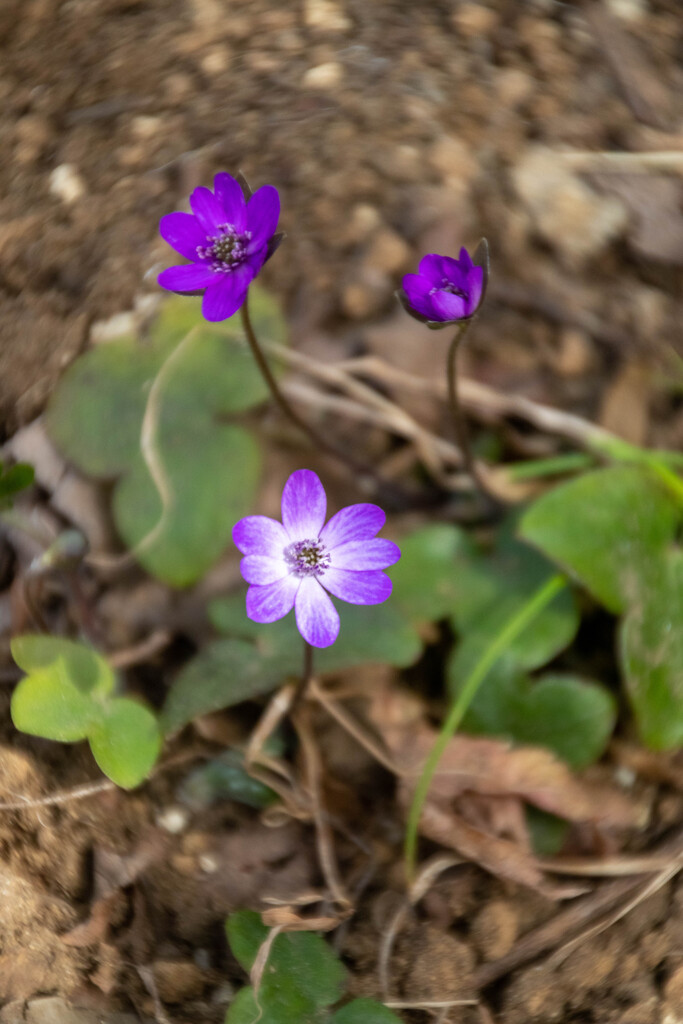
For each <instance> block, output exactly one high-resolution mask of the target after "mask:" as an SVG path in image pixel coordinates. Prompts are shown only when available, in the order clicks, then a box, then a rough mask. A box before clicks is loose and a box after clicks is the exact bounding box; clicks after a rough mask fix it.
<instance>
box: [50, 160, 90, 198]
mask: <svg viewBox="0 0 683 1024" xmlns="http://www.w3.org/2000/svg"><path fill="white" fill-rule="evenodd" d="M48 187H49V189H50V193H51V194H52V195H53V196H56V197H57V199H61V200H62V202H63V203H75V202H76V200H77V199H81V198H82V197H83V196H84V195H85V192H86V188H85V182H84V181H83V178H82V177H81V176H80V174H79V173H78V171H77V169H76V168H75V167H74V165H73V164H60V165H59V167H55V169H54V170H53V171H52V173H51V174H50V179H49V185H48Z"/></svg>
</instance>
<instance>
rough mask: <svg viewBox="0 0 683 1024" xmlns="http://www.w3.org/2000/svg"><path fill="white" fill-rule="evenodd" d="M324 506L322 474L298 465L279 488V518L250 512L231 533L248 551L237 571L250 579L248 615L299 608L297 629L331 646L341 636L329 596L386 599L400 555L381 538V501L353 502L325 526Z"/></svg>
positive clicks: (259, 618) (314, 642) (316, 643)
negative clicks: (389, 572)
mask: <svg viewBox="0 0 683 1024" xmlns="http://www.w3.org/2000/svg"><path fill="white" fill-rule="evenodd" d="M326 512H327V496H326V494H325V490H324V488H323V485H322V484H321V482H320V479H319V478H318V476H317V474H315V473H314V472H312V470H310V469H298V470H297V471H296V472H295V473H292V475H291V476H290V478H289V480H288V481H287V483H286V484H285V487H284V490H283V492H282V522H281V523H279V522H277V520H275V519H270V518H269V517H268V516H247V517H246V518H245V519H240V521H239V522H238V523H237V524H236V525H235V527H234V529H233V531H232V537H233V540H234V542H235V544H236V545H237V547H238V548H239V550H240V551H241V552H242V554H243V555H244V556H245V557H244V558H243V559H242V561H241V563H240V569H241V572H242V576H243V577H244V579H245V580H246V581H247V583H249V584H250V586H249V590H248V591H247V615H248V616H249V618H250V619H253V621H254V622H276V621H277V620H278V619H281V618H283V616H285V615H287V613H288V612H290V611H291V610H292V608H294V611H295V615H296V624H297V628H298V630H299V632H300V633H301V635H302V637H303V638H304V640H306V641H307V642H308V643H309V644H310V645H311V646H312V647H329V646H330V645H331V644H333V643H334V641H335V640H336V639H337V636H338V635H339V614H338V612H337V609H336V608H335V607H334V604H333V603H332V601H331V600H330V597H329V594H332V595H333V596H334V597H339V598H341V600H342V601H348V602H349V603H350V604H380V603H381V602H382V601H386V599H387V598H388V597H389V595H390V594H391V580H390V579H389V577H388V576H387V575H386V573H384V572H383V571H382V570H383V569H386V568H388V567H389V566H390V565H393V564H394V563H395V562H397V561H398V560H399V558H400V557H401V552H400V550H399V548H398V546H397V545H396V544H394V543H393V542H392V541H390V540H383V539H382V538H378V537H377V536H376V534H377V532H378V531H379V530H380V529H381V528H382V526H383V525H384V522H385V519H386V516H385V515H384V512H383V511H382V509H381V508H379V507H378V506H377V505H369V504H360V505H349V506H348V507H347V508H343V509H341V511H340V512H337V513H336V514H335V515H333V516H332V518H331V519H330V520H329V522H328V523H327V525H325V515H326ZM328 591H329V594H328Z"/></svg>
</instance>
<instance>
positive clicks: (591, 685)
mask: <svg viewBox="0 0 683 1024" xmlns="http://www.w3.org/2000/svg"><path fill="white" fill-rule="evenodd" d="M616 712H617V709H616V702H615V700H614V698H613V697H612V695H611V694H610V693H608V691H607V690H605V689H604V688H603V687H602V686H600V685H599V684H598V683H595V682H593V681H591V680H587V679H583V678H582V677H579V676H574V675H568V674H566V675H561V674H559V673H547V674H544V675H542V676H540V677H539V678H538V679H535V680H532V679H530V678H529V677H528V676H526V675H523V674H520V672H519V670H518V669H517V668H516V667H514V666H511V665H510V663H509V662H508V661H505V660H503V661H501V662H499V663H498V665H497V666H495V667H494V669H493V670H492V671H491V673H490V674H489V676H488V678H487V679H486V681H485V682H484V684H483V685H482V687H481V689H480V690H479V692H478V693H477V695H476V696H475V698H474V700H473V702H472V704H471V706H470V710H469V711H468V713H467V717H466V719H465V723H464V728H465V730H466V731H468V732H474V733H483V734H485V735H488V736H500V737H501V738H502V739H511V740H514V741H515V742H517V743H528V744H531V745H533V746H543V747H547V748H548V749H549V750H552V751H553V752H554V753H555V754H557V756H558V757H560V758H562V760H564V761H566V762H567V764H569V765H571V767H572V768H584V767H586V765H589V764H592V763H593V762H594V761H597V760H598V758H599V757H600V755H601V754H602V753H603V751H604V749H605V747H606V746H607V743H608V742H609V739H610V736H611V735H612V731H613V729H614V725H615V721H616Z"/></svg>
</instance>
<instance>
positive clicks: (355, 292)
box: [341, 267, 392, 320]
mask: <svg viewBox="0 0 683 1024" xmlns="http://www.w3.org/2000/svg"><path fill="white" fill-rule="evenodd" d="M391 291H392V282H391V279H390V278H389V277H388V276H387V274H384V273H382V271H381V270H376V269H375V268H374V267H365V268H363V271H362V273H361V274H360V276H358V277H356V278H354V279H352V280H351V281H349V283H348V284H347V285H346V286H345V288H344V289H343V291H342V296H341V303H342V309H343V310H344V313H346V315H347V316H348V317H350V318H351V319H352V320H366V319H367V318H368V317H372V316H376V315H377V314H378V313H380V312H381V311H382V309H383V308H384V306H385V305H386V304H387V302H388V300H389V297H390V295H391Z"/></svg>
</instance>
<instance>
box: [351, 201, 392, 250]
mask: <svg viewBox="0 0 683 1024" xmlns="http://www.w3.org/2000/svg"><path fill="white" fill-rule="evenodd" d="M381 223H382V215H381V213H380V212H379V210H378V209H377V207H376V206H370V204H369V203H357V205H356V206H354V207H353V209H352V210H351V216H350V217H349V219H348V222H347V224H346V225H345V226H344V228H343V229H342V230H343V240H344V242H346V243H347V244H348V245H358V244H359V243H360V242H364V241H365V240H366V239H367V238H369V236H370V235H371V234H372V232H373V231H375V230H376V229H377V228H378V227H379V226H380V224H381Z"/></svg>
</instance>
